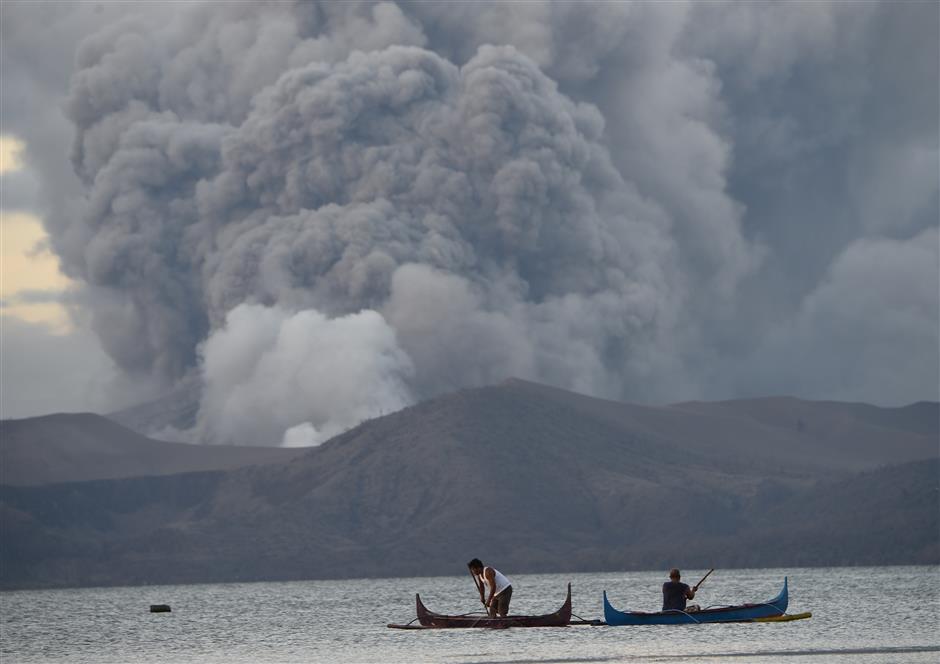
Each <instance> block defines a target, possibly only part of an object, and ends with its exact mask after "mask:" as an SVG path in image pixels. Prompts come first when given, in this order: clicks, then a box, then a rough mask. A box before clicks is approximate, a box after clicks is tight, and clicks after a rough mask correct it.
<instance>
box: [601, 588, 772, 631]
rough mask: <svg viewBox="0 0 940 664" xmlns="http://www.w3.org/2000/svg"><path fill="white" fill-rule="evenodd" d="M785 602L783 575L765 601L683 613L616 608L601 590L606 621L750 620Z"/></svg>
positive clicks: (769, 614) (765, 615)
mask: <svg viewBox="0 0 940 664" xmlns="http://www.w3.org/2000/svg"><path fill="white" fill-rule="evenodd" d="M788 602H789V591H788V588H787V579H786V578H784V579H783V590H781V591H780V594H779V595H777V596H776V597H774V598H773V599H772V600H768V601H767V602H761V603H759V604H741V605H739V606H726V607H722V608H718V609H704V610H702V611H695V612H689V613H686V612H685V611H659V612H656V613H645V612H643V611H618V610H617V609H615V608H614V607H613V606H611V604H610V602H609V601H608V600H607V592H606V591H605V592H604V619H605V620H606V621H607V624H608V625H695V624H699V623H718V622H751V621H753V620H755V619H757V618H772V617H775V616H781V615H783V614H784V613H786V610H787V604H788Z"/></svg>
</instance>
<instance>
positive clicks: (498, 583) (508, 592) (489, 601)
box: [467, 558, 512, 618]
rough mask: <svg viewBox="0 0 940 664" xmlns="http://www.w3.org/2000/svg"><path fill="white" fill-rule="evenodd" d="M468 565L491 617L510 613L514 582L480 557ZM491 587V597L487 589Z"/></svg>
mask: <svg viewBox="0 0 940 664" xmlns="http://www.w3.org/2000/svg"><path fill="white" fill-rule="evenodd" d="M467 567H469V568H470V573H471V574H472V575H473V580H474V581H475V582H476V585H477V590H479V591H480V600H481V601H482V602H483V604H484V605H486V610H487V612H489V614H490V617H491V618H495V617H496V616H505V615H506V614H507V613H509V600H510V599H512V584H511V583H510V582H509V579H508V578H506V575H505V574H503V573H502V572H500V571H499V570H498V569H496V568H493V567H487V566H486V565H484V564H483V563H482V562H480V559H479V558H474V559H473V560H471V561H470V562H469V563H467ZM487 588H489V598H487V597H486V596H485V595H486V589H487Z"/></svg>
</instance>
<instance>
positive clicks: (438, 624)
mask: <svg viewBox="0 0 940 664" xmlns="http://www.w3.org/2000/svg"><path fill="white" fill-rule="evenodd" d="M415 605H416V607H417V611H418V618H417V620H418V623H419V624H418V625H411V624H408V625H396V624H390V625H389V627H391V628H393V629H439V628H448V627H489V628H491V629H493V628H496V629H500V628H504V627H564V626H565V625H567V624H568V623H569V622H571V584H570V583H569V584H568V596H567V597H565V603H564V604H562V605H561V608H560V609H558V610H557V611H555V613H547V614H545V615H543V616H506V617H504V618H490V617H488V616H473V615H468V616H445V615H442V614H440V613H434V612H433V611H429V610H428V609H427V607H426V606H424V603H423V602H422V601H421V595H415ZM412 622H414V621H412Z"/></svg>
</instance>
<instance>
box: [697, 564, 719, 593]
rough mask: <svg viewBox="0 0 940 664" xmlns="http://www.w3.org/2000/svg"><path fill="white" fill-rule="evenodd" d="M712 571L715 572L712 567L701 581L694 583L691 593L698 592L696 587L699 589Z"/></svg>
mask: <svg viewBox="0 0 940 664" xmlns="http://www.w3.org/2000/svg"><path fill="white" fill-rule="evenodd" d="M714 571H715V568H714V567H712V568H711V569H710V570H708V573H707V574H706V575H705V576H703V577H702V578H701V580H700V581H699V582H698V583H696V584H695V585H694V586H692V592H698V587H699V586H700V585H702V584H703V583H705V579H707V578H708V575H709V574H711V573H712V572H714Z"/></svg>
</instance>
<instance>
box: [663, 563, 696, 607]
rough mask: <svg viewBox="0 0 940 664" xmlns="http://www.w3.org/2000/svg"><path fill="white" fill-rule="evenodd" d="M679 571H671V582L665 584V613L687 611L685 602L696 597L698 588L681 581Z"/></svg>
mask: <svg viewBox="0 0 940 664" xmlns="http://www.w3.org/2000/svg"><path fill="white" fill-rule="evenodd" d="M680 578H681V575H680V574H679V570H677V569H675V568H673V569H671V570H669V581H666V583H664V584H663V611H685V601H686V600H687V599H692V598H693V597H695V591H696V590H697V588H689V586H688V585H687V584H685V583H682V582H680V581H679V579H680Z"/></svg>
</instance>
